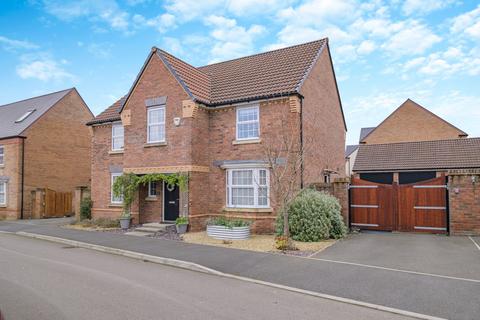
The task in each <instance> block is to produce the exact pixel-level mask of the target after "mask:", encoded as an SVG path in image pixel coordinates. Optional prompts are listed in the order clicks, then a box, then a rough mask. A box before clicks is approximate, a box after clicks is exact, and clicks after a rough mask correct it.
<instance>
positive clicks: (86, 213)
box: [80, 198, 93, 220]
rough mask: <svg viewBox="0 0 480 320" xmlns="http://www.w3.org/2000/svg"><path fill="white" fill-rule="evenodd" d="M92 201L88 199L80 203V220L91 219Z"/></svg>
mask: <svg viewBox="0 0 480 320" xmlns="http://www.w3.org/2000/svg"><path fill="white" fill-rule="evenodd" d="M92 206H93V201H92V199H90V198H84V199H82V201H81V202H80V220H85V219H91V218H92Z"/></svg>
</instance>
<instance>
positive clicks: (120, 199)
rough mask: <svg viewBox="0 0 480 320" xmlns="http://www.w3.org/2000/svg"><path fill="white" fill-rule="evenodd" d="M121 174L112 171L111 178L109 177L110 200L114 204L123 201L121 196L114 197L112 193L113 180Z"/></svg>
mask: <svg viewBox="0 0 480 320" xmlns="http://www.w3.org/2000/svg"><path fill="white" fill-rule="evenodd" d="M121 175H122V174H121V173H112V179H111V182H112V183H111V188H110V194H111V202H112V203H115V204H121V203H122V202H123V197H122V196H119V197H115V195H114V194H113V184H114V183H115V180H116V179H117V178H118V177H120V176H121Z"/></svg>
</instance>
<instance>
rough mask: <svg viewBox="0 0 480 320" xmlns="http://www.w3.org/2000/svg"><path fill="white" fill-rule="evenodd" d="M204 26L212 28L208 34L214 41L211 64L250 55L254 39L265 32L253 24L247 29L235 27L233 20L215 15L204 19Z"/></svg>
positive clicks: (261, 27)
mask: <svg viewBox="0 0 480 320" xmlns="http://www.w3.org/2000/svg"><path fill="white" fill-rule="evenodd" d="M205 24H206V25H207V26H210V27H212V28H213V29H212V31H211V32H210V35H211V36H212V37H213V39H215V43H214V45H213V47H212V49H211V55H212V58H213V61H212V62H215V61H221V60H226V59H232V58H237V57H240V56H244V55H248V54H251V53H252V52H253V50H254V41H255V40H256V38H257V37H259V36H261V35H263V34H264V33H265V32H266V29H265V27H263V26H260V25H256V24H254V25H252V26H250V27H249V28H248V29H247V28H245V27H243V26H239V25H237V21H236V20H235V19H228V18H225V17H223V16H217V15H211V16H208V17H207V18H205Z"/></svg>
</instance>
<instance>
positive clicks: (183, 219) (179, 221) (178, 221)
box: [175, 217, 188, 224]
mask: <svg viewBox="0 0 480 320" xmlns="http://www.w3.org/2000/svg"><path fill="white" fill-rule="evenodd" d="M175 224H188V218H187V217H178V218H177V219H176V220H175Z"/></svg>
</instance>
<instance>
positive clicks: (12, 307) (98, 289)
mask: <svg viewBox="0 0 480 320" xmlns="http://www.w3.org/2000/svg"><path fill="white" fill-rule="evenodd" d="M292 272H294V270H292ZM0 310H1V311H2V313H3V315H4V317H5V320H22V319H35V320H42V319H48V320H56V319H103V320H108V319H115V320H119V319H255V318H256V319H275V320H280V319H335V320H338V319H371V320H373V319H406V318H405V317H402V316H398V315H394V314H390V313H386V312H382V311H377V310H373V309H368V308H363V307H359V306H354V305H350V304H345V303H341V302H336V301H331V300H326V299H320V298H316V297H312V296H308V295H302V294H298V293H293V292H289V291H285V290H280V289H275V288H270V287H267V286H262V285H257V284H253V283H248V282H244V281H240V280H234V279H227V278H223V277H218V276H212V275H208V274H203V273H197V272H192V271H187V270H182V269H176V268H171V267H166V266H161V265H157V264H152V263H147V262H142V261H138V260H133V259H129V258H125V257H120V256H115V255H109V254H104V253H99V252H95V251H89V250H86V249H79V248H72V247H68V246H62V245H59V244H55V243H50V242H46V241H41V240H33V239H28V238H23V237H20V236H16V235H10V234H0Z"/></svg>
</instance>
